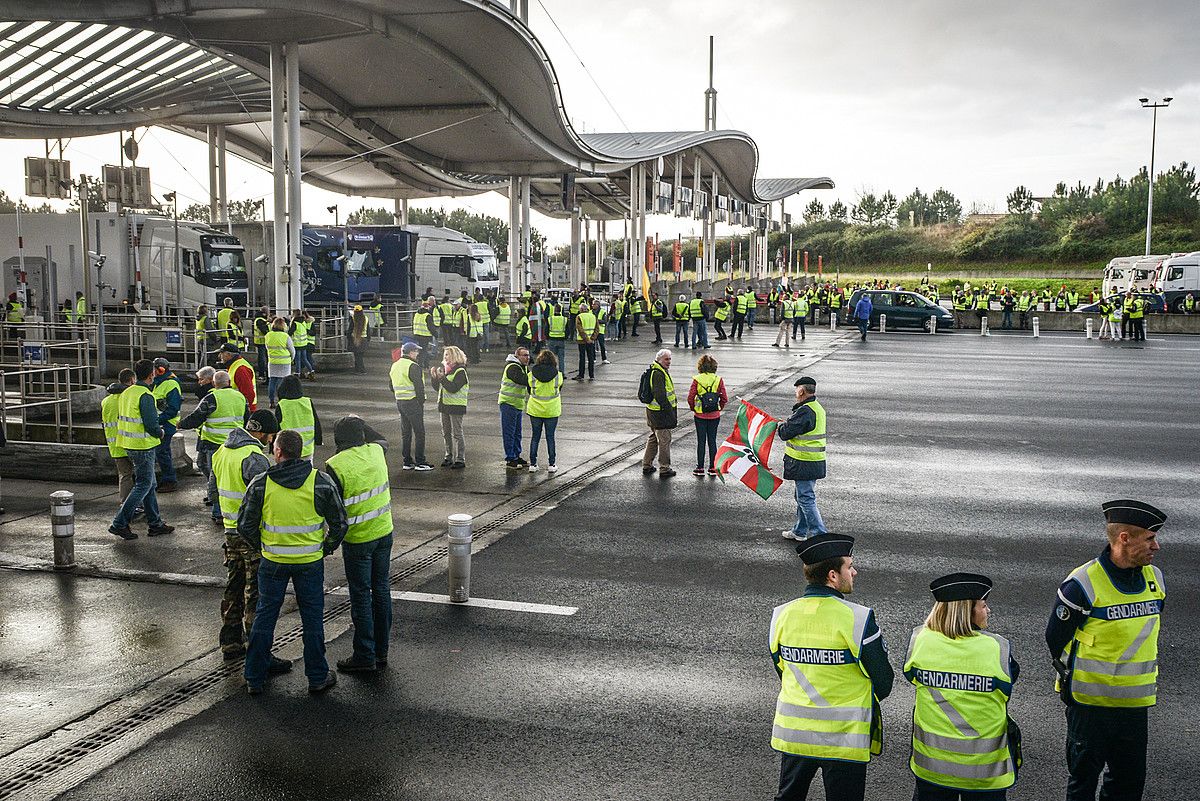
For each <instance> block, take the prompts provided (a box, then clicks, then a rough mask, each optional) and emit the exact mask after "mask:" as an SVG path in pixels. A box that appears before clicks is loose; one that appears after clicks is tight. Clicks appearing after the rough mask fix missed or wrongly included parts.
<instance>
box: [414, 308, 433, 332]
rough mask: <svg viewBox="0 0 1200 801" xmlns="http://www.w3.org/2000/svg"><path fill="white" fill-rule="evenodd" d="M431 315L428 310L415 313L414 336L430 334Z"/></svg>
mask: <svg viewBox="0 0 1200 801" xmlns="http://www.w3.org/2000/svg"><path fill="white" fill-rule="evenodd" d="M429 317H430V313H429V312H428V311H418V312H415V313H414V314H413V336H418V337H427V336H430V333H429Z"/></svg>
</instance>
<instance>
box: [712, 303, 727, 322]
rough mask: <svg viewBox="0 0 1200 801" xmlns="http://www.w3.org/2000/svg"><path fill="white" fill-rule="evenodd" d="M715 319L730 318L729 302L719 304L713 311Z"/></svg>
mask: <svg viewBox="0 0 1200 801" xmlns="http://www.w3.org/2000/svg"><path fill="white" fill-rule="evenodd" d="M713 319H715V320H717V321H719V322H724V321H726V320H728V319H729V304H728V303H726V304H725V305H724V306H718V307H717V310H716V311H715V312H714V313H713Z"/></svg>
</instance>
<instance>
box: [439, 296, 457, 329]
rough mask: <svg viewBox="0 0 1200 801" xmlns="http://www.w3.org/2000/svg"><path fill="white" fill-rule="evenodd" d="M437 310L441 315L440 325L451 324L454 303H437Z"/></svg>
mask: <svg viewBox="0 0 1200 801" xmlns="http://www.w3.org/2000/svg"><path fill="white" fill-rule="evenodd" d="M437 310H438V313H439V314H441V316H442V322H441V324H442V325H451V324H452V323H453V322H454V304H452V303H451V302H450V301H446V302H444V303H439V304H438V305H437Z"/></svg>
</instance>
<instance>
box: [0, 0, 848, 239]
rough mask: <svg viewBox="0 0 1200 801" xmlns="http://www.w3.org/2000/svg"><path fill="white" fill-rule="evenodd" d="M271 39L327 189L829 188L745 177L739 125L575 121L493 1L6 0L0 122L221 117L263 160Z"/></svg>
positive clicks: (612, 212) (601, 207)
mask: <svg viewBox="0 0 1200 801" xmlns="http://www.w3.org/2000/svg"><path fill="white" fill-rule="evenodd" d="M283 44H289V45H291V46H294V47H298V48H299V57H298V62H299V83H298V85H299V94H300V98H299V108H300V113H299V117H300V126H301V129H300V147H299V150H300V152H301V154H302V157H301V173H302V175H303V180H304V181H306V182H308V183H310V184H312V185H314V186H320V187H323V188H325V189H329V190H332V191H335V192H340V193H345V194H352V195H367V196H375V197H391V198H422V197H438V196H455V195H468V194H477V193H480V192H485V191H490V190H497V189H499V190H501V191H506V190H507V187H508V178H509V177H510V176H522V177H530V178H533V179H542V180H541V181H540V182H535V183H533V190H532V193H531V194H532V197H533V203H534V205H535V207H537V208H538V210H539V211H542V212H544V213H547V214H553V215H556V216H567V215H568V214H569V211H568V210H565V209H563V207H562V203H561V200H560V199H559V197H560V196H559V193H558V191H557V190H553V189H552V185H553V183H554V182H555V181H557V179H558V178H559V177H560V176H561V175H563V174H564V173H574V174H576V175H578V176H580V183H579V184H578V194H577V198H578V201H579V203H580V205H581V206H582V212H583V213H584V214H586V215H589V216H592V217H595V218H598V219H613V218H620V217H622V216H623V215H625V214H626V213H627V211H628V209H629V206H630V201H629V172H630V168H631V167H632V166H633V165H635V164H639V163H647V162H655V163H659V164H662V165H666V166H665V170H664V171H665V172H666V173H670V174H671V175H672V176H674V171H675V169H676V165H678V166H679V169H681V170H682V174H681V175H680V176H679V177H678V178H677V179H675V178H674V177H673V179H674V180H677V181H679V182H686V181H691V180H693V179H694V178H695V175H694V170H695V167H696V166H698V165H702V166H701V173H702V175H703V176H704V181H705V183H706V184H707V183H708V182H709V181H710V180H711V179H714V178H715V180H716V181H718V182H719V185H720V188H721V192H722V193H723V194H728V195H729V196H731V197H734V198H736V199H738V200H740V201H742V202H745V203H759V204H761V203H768V202H771V201H775V200H780V199H782V198H786V197H788V196H790V195H793V194H795V193H796V192H799V191H802V190H804V189H811V188H828V187H832V185H833V183H832V181H830V180H829V179H828V178H821V177H818V178H790V179H767V180H764V179H761V178H758V177H757V170H758V150H757V147H756V146H755V143H754V141H753V140H752V139H751V138H750V136H749V135H747V134H745V133H742V132H740V131H732V130H721V131H718V130H713V131H692V132H666V133H633V132H625V133H613V134H579V133H577V132H576V131H575V130H574V129H573V128H572V126H571V124H570V122H569V120H568V118H567V114H566V111H565V108H564V102H563V98H562V93H561V91H560V87H559V83H558V80H557V77H556V76H555V73H554V68H553V65H552V64H551V63H550V60H549V58H548V56H547V54H546V52H545V50H544V48H543V47H542V45H541V43H540V42H539V41H538V39H537V37H536V36H534V35H533V33H532V31H531V30H530V29H529V28H528V26H526V25H525V24H524V23H523V22H521V21H520V20H519V19H517V18H516V17H514V16H513V15H512V14H511V13H510V11H509V10H508V8H507V7H505V6H501V5H498V4H496V3H493V2H489V0H403V2H400V0H7V2H5V3H4V4H3V6H2V7H0V136H3V137H7V138H60V137H68V136H85V135H91V134H100V133H106V132H114V131H121V130H130V129H132V128H136V127H141V126H148V125H157V126H162V127H166V128H168V129H172V130H176V131H180V132H183V133H186V134H188V135H191V136H195V137H199V138H203V137H205V136H207V132H208V131H209V129H210V126H221V127H222V128H223V131H224V136H225V142H226V143H227V147H228V148H229V149H230V150H233V151H234V152H235V153H237V154H239V155H241V156H243V157H245V158H247V159H250V160H252V161H254V162H256V163H259V164H262V165H264V166H266V167H270V166H271V164H272V141H273V140H272V130H271V110H272V99H271V90H272V86H271V63H272V62H271V57H270V54H271V49H272V46H273V45H283ZM277 69H278V66H277ZM282 82H283V76H277V77H276V83H277V84H280V83H282ZM660 159H661V162H660V161H659V160H660ZM665 179H666V178H665V176H664V180H665Z"/></svg>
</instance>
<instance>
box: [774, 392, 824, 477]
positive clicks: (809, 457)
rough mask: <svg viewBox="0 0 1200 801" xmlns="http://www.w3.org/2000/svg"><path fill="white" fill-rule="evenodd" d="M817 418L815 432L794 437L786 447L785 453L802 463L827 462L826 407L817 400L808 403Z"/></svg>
mask: <svg viewBox="0 0 1200 801" xmlns="http://www.w3.org/2000/svg"><path fill="white" fill-rule="evenodd" d="M806 405H808V406H811V407H812V410H813V412H814V413H815V414H816V416H817V420H816V425H814V426H813V430H812V431H809V432H807V433H805V434H801V435H800V436H798V437H792V438H791V439H789V440H788V441H787V444H786V445H785V446H784V449H783V452H784V453H785V454H787V455H788V456H790V457H792V458H793V459H795V460H797V461H800V462H823V461H825V407H824V406H822V405H821V404H820V403H818V402H817V399H816V398H813V399H812V400H809V401H806Z"/></svg>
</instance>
